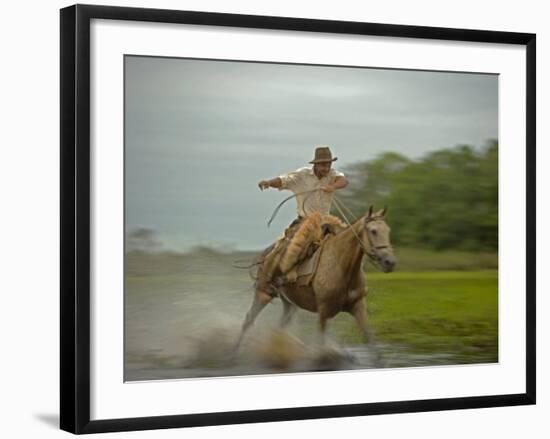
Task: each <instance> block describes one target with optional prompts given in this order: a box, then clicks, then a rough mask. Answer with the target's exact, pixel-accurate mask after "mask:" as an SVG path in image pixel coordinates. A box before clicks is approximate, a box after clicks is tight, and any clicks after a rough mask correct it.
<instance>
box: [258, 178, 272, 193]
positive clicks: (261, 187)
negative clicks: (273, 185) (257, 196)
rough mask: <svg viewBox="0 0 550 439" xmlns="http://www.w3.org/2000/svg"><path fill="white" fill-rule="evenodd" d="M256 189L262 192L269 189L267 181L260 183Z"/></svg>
mask: <svg viewBox="0 0 550 439" xmlns="http://www.w3.org/2000/svg"><path fill="white" fill-rule="evenodd" d="M258 187H259V188H260V190H261V191H263V190H264V189H269V187H270V184H269V181H267V180H262V181H260V182H259V183H258Z"/></svg>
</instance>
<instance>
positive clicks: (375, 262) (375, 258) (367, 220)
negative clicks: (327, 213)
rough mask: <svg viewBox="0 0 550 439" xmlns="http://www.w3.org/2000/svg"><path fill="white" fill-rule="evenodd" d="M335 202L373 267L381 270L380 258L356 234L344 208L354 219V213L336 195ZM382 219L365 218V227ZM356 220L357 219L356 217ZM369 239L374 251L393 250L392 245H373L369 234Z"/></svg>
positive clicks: (376, 217)
mask: <svg viewBox="0 0 550 439" xmlns="http://www.w3.org/2000/svg"><path fill="white" fill-rule="evenodd" d="M333 201H334V205H335V206H336V209H337V210H338V212H339V213H340V215H342V218H344V221H345V222H346V224H347V225H348V227H349V228H350V229H351V231H352V232H353V234H354V236H355V238H356V239H357V242H358V243H359V246H360V247H361V249H362V250H363V253H364V254H366V255H367V256H368V258H369V261H370V262H371V263H372V265H373V266H374V267H375V268H378V269H381V266H380V257H379V256H378V255H377V254H376V252H372V251H369V250H368V249H367V248H366V247H365V244H364V243H363V241H362V239H361V238H360V237H359V235H357V233H356V232H355V229H354V228H353V226H352V224H351V223H350V221H349V220H348V218H347V217H346V214H345V213H344V212H343V210H342V208H344V209H346V210H347V211H348V213H349V214H350V215H351V216H352V217H354V215H353V213H352V212H351V211H350V210H349V208H348V207H346V206H345V205H344V203H343V202H342V201H341V200H339V199H338V198H337V197H336V194H335V195H334V198H333ZM381 219H382V217H381V216H372V217H367V218H365V220H364V222H365V226H366V225H367V224H368V223H370V222H373V221H379V220H381ZM354 220H356V218H355V217H354ZM367 239H368V241H369V247H370V248H371V249H374V250H384V249H391V248H392V247H391V245H389V244H384V245H373V243H372V241H371V238H370V236H369V234H368V233H367Z"/></svg>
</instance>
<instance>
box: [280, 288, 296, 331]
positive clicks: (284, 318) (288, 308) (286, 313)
mask: <svg viewBox="0 0 550 439" xmlns="http://www.w3.org/2000/svg"><path fill="white" fill-rule="evenodd" d="M281 300H282V302H283V314H282V315H281V320H280V321H279V326H280V327H281V328H286V327H287V326H288V324H289V323H290V321H291V320H292V316H293V315H294V313H295V312H296V306H294V305H293V304H292V303H290V302H289V301H288V300H287V299H285V298H284V296H283V295H281Z"/></svg>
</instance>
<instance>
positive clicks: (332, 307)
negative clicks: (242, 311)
mask: <svg viewBox="0 0 550 439" xmlns="http://www.w3.org/2000/svg"><path fill="white" fill-rule="evenodd" d="M385 215H386V209H382V210H380V211H379V212H376V213H373V208H372V206H371V207H370V208H369V211H368V213H367V214H366V215H365V216H363V217H362V218H360V219H359V220H357V221H356V222H355V223H354V224H352V225H351V226H350V227H347V228H346V229H344V230H343V231H341V232H339V233H338V234H337V235H329V236H328V237H327V238H325V241H324V243H323V247H322V251H321V256H320V258H319V264H318V267H317V271H316V274H315V276H314V277H313V279H312V281H311V282H310V283H309V285H307V286H299V285H297V284H296V283H293V284H288V285H282V286H280V285H277V277H275V278H274V281H273V284H274V285H272V287H273V288H274V289H275V290H277V291H278V292H279V296H280V298H281V300H282V302H283V314H282V317H281V322H280V324H281V327H284V326H286V325H288V323H289V322H290V320H291V318H292V315H293V313H294V311H295V310H296V307H300V308H303V309H305V310H308V311H311V312H315V313H318V314H319V324H320V330H321V334H322V336H323V338H324V334H325V331H326V326H327V320H328V319H331V318H333V317H334V316H335V315H336V314H338V313H339V312H342V311H345V312H348V313H350V314H351V315H353V316H354V317H355V320H356V322H357V325H358V326H359V328H360V330H361V331H362V333H363V335H364V337H365V341H369V339H370V331H369V329H368V326H367V308H366V304H365V300H364V298H365V297H366V295H367V291H368V289H367V287H366V285H365V276H364V274H363V271H362V269H361V266H362V260H363V256H364V255H365V253H367V255H368V256H369V257H370V258H371V259H373V260H374V261H376V262H377V264H378V265H379V266H380V268H381V269H382V271H384V272H391V271H393V268H394V266H395V262H396V260H395V256H394V254H393V249H392V247H391V243H390V228H389V226H388V225H387V224H386V222H385ZM272 299H273V296H272V295H271V294H269V293H268V292H267V291H262V290H259V289H256V290H255V292H254V300H253V302H252V306H251V307H250V310H249V311H248V313H247V315H246V318H245V320H244V323H243V326H242V330H241V334H240V337H239V340H238V343H237V348H238V346H239V345H240V343H241V341H242V338H243V336H244V334H245V332H246V331H247V329H248V328H249V327H250V326H251V325H252V324H253V323H254V320H255V319H256V317H257V316H258V314H259V313H260V312H261V311H262V309H263V308H264V307H265V306H266V305H267V304H268V303H269V302H271V300H272Z"/></svg>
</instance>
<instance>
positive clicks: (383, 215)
mask: <svg viewBox="0 0 550 439" xmlns="http://www.w3.org/2000/svg"><path fill="white" fill-rule="evenodd" d="M386 213H388V206H384V208H383V209H382V211H381V212H380V216H381V217H382V218H384V217H385V216H386Z"/></svg>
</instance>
